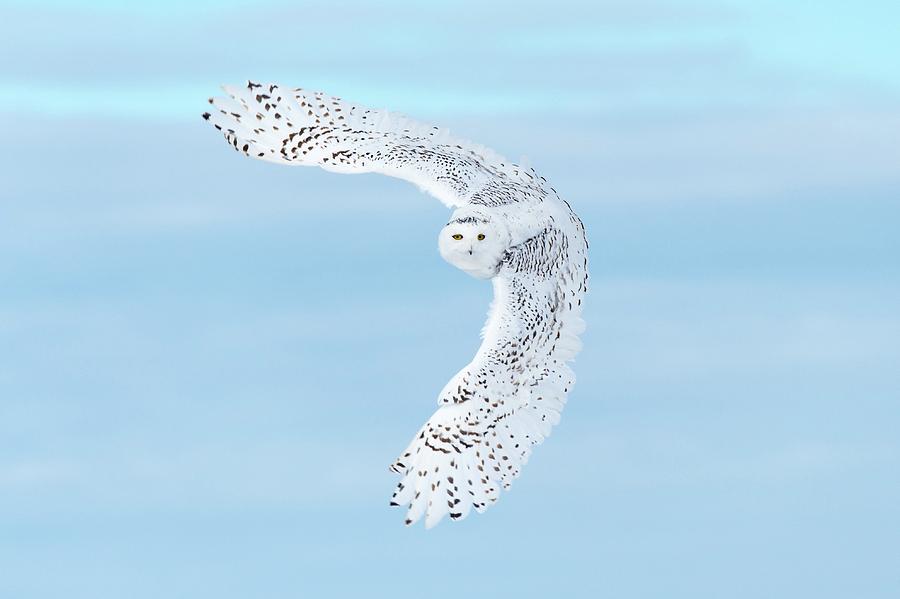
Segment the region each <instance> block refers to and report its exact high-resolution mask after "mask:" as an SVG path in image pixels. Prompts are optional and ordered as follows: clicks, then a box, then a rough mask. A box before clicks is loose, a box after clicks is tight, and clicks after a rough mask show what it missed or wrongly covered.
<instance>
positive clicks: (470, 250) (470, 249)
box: [469, 247, 474, 256]
mask: <svg viewBox="0 0 900 599" xmlns="http://www.w3.org/2000/svg"><path fill="white" fill-rule="evenodd" d="M473 249H474V248H471V247H470V248H469V255H470V256H471V255H472V250H473Z"/></svg>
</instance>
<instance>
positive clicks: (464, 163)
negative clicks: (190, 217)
mask: <svg viewBox="0 0 900 599" xmlns="http://www.w3.org/2000/svg"><path fill="white" fill-rule="evenodd" d="M222 89H223V90H224V91H225V93H226V94H227V96H224V97H216V98H210V99H209V103H210V104H211V105H212V109H211V110H210V111H209V112H206V113H204V114H203V118H205V119H206V120H208V121H210V122H211V123H212V124H213V125H214V126H215V127H216V129H218V130H220V131H222V133H223V134H224V135H225V139H226V140H227V141H228V143H229V144H230V145H231V146H232V147H233V148H234V149H235V150H237V151H239V152H242V153H243V154H245V155H247V156H249V157H252V158H257V159H260V160H266V161H269V162H276V163H279V164H292V165H302V166H319V167H321V168H324V169H326V170H330V171H335V172H340V173H370V172H375V173H381V174H385V175H389V176H392V177H397V178H400V179H404V180H406V181H410V182H412V183H415V184H416V185H418V186H419V187H420V188H422V189H423V190H424V191H426V192H428V193H430V194H431V195H433V196H435V197H437V198H438V199H439V200H440V201H441V202H443V203H444V204H446V205H447V206H450V207H458V206H462V205H465V204H467V203H469V202H470V201H471V200H472V198H473V196H476V194H477V192H478V191H479V190H482V189H483V188H484V187H485V186H486V185H488V184H489V183H492V184H493V185H495V186H498V185H499V186H500V187H502V186H503V185H509V186H512V187H514V188H517V189H518V188H524V189H525V190H527V189H530V188H533V189H532V190H531V191H532V193H531V195H534V196H535V197H537V196H538V195H539V190H540V187H541V184H542V181H541V180H540V179H539V178H538V177H537V176H536V175H535V174H534V172H533V171H532V170H531V169H527V168H523V167H520V166H518V165H516V164H513V163H511V162H509V161H508V160H507V159H505V158H503V157H502V156H500V155H499V154H497V153H495V152H493V151H492V150H490V149H488V148H485V147H484V146H481V145H478V144H475V143H472V142H469V141H465V140H461V139H457V138H455V137H452V136H451V135H450V133H449V132H448V131H447V130H446V129H441V128H439V127H433V126H429V125H425V124H423V123H419V122H416V121H413V120H411V119H409V118H407V117H405V116H403V115H400V114H398V113H394V112H388V111H386V110H373V109H369V108H365V107H362V106H358V105H356V104H352V103H349V102H345V101H344V100H341V99H340V98H337V97H334V96H329V95H327V94H324V93H322V92H314V91H308V90H303V89H300V88H295V89H288V88H283V87H281V86H279V85H277V84H274V83H270V84H260V83H254V82H252V81H249V82H247V85H245V86H242V87H237V86H228V85H226V86H223V88H222ZM492 195H493V196H494V197H499V196H498V194H492ZM528 195H529V194H528V193H526V194H523V193H516V194H506V196H505V197H506V199H507V200H508V201H520V200H521V199H522V198H523V197H528ZM476 201H477V197H476Z"/></svg>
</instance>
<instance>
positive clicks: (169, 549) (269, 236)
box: [0, 0, 900, 599]
mask: <svg viewBox="0 0 900 599" xmlns="http://www.w3.org/2000/svg"><path fill="white" fill-rule="evenodd" d="M0 16H2V18H0V115H2V120H3V123H4V128H5V133H6V135H5V136H4V139H5V143H3V144H2V145H0V160H2V163H3V164H4V165H5V166H4V169H3V177H2V179H3V185H2V188H0V596H4V597H6V596H9V597H17V598H32V597H34V598H38V597H40V598H44V597H59V596H66V597H68V598H80V597H85V598H87V597H91V598H92V599H93V598H101V597H110V598H113V597H115V598H118V597H134V598H142V597H148V598H149V597H153V598H157V597H190V598H196V597H216V598H217V599H223V598H230V597H248V596H252V597H311V596H351V597H352V596H360V595H363V594H365V595H366V596H374V597H380V596H384V597H400V598H402V597H420V596H422V595H423V594H426V593H427V594H428V596H430V597H450V596H458V594H459V591H460V589H475V591H474V593H475V594H476V596H477V594H478V593H479V592H481V593H483V594H491V595H494V596H500V597H503V596H511V595H513V594H515V595H517V596H522V597H529V596H542V595H546V594H551V595H553V594H556V595H558V596H570V597H601V596H608V597H616V598H622V599H624V598H639V597H640V598H643V597H669V598H676V597H686V598H691V599H694V598H696V597H728V598H730V599H731V598H742V597H746V598H753V599H758V598H759V597H772V598H780V597H783V598H786V599H787V598H790V599H796V598H797V597H816V598H817V599H829V598H835V599H837V598H844V597H854V598H881V597H884V598H887V597H896V596H897V594H898V592H900V574H898V572H900V568H898V563H900V546H898V544H897V537H898V535H897V532H898V530H900V507H898V506H900V441H898V438H897V430H900V429H898V426H900V368H898V364H900V313H898V309H897V306H898V304H900V260H898V258H900V241H898V236H897V234H896V230H897V225H896V223H897V222H898V219H900V144H898V142H897V140H898V139H900V76H898V74H897V70H896V64H895V63H896V57H897V55H898V52H900V47H898V45H900V44H898V42H897V38H896V35H895V33H894V32H893V29H892V28H893V27H895V26H896V23H897V20H898V17H900V14H898V8H897V5H896V3H888V2H869V3H866V5H865V6H859V5H855V6H852V7H851V6H849V5H845V3H839V2H832V1H828V2H820V3H817V4H816V5H815V7H812V6H810V5H809V4H808V3H799V2H791V3H784V2H781V3H777V2H767V1H766V2H753V3H750V2H697V3H690V4H687V3H664V2H647V1H644V0H641V1H639V2H602V3H599V4H597V3H577V2H569V1H564V2H556V3H552V5H547V4H545V3H521V2H517V3H512V2H498V3H491V4H490V5H488V6H481V5H480V4H476V3H461V4H455V5H444V4H431V5H429V6H428V7H423V6H420V5H419V3H412V2H405V3H403V2H401V3H389V4H386V5H381V6H378V7H375V6H374V5H370V4H368V3H357V2H352V1H348V2H341V3H339V4H338V5H335V3H331V2H328V3H326V2H313V3H297V2H295V3H250V2H215V3H213V2H194V3H191V2H177V3H176V2H155V3H147V4H143V5H138V4H134V5H131V4H129V5H125V4H123V3H119V2H112V1H107V2H93V3H88V2H67V1H57V2H44V1H29V2H24V1H23V2H3V3H0ZM248 77H252V78H255V79H271V80H276V81H282V82H285V83H289V84H296V85H303V86H305V87H320V88H323V89H325V90H327V91H329V92H331V93H336V94H339V95H342V96H344V97H348V98H353V99H354V100H355V101H358V102H362V103H368V104H371V105H375V106H384V107H390V108H395V109H400V110H403V111H405V112H407V113H409V114H411V115H413V116H416V117H418V118H421V119H423V120H433V121H435V122H437V123H440V124H442V125H446V126H449V127H450V128H451V129H452V130H453V131H454V132H456V133H458V134H459V135H462V136H464V137H469V138H473V139H477V140H478V141H479V142H481V143H484V144H485V145H488V146H491V147H493V148H495V149H497V150H498V151H500V152H501V153H503V154H506V155H508V156H510V157H513V158H518V157H520V156H523V157H524V158H525V159H526V160H527V161H528V162H529V163H531V164H532V165H534V166H535V167H536V168H537V169H538V170H539V171H540V172H541V173H542V174H544V175H546V176H547V177H548V178H549V179H550V180H551V181H552V182H553V184H554V186H555V187H556V189H557V190H559V191H560V193H561V194H562V195H563V196H564V197H565V198H566V199H568V200H569V201H570V203H571V204H572V205H573V206H574V207H575V208H576V209H577V210H578V212H579V213H580V214H581V215H582V217H583V219H584V221H585V224H586V226H587V230H588V233H589V237H590V241H591V251H592V254H591V258H592V275H593V289H592V293H591V295H590V296H589V301H588V304H587V313H586V318H587V320H588V324H589V329H588V332H587V333H586V335H585V349H584V351H583V353H582V354H581V355H580V356H579V358H578V361H577V363H576V371H577V373H578V377H579V382H578V385H577V386H576V388H575V390H574V392H573V394H572V396H571V398H570V402H569V405H568V406H567V408H566V411H565V413H564V415H563V421H562V423H561V425H560V426H559V427H557V429H556V430H555V431H554V434H553V436H552V437H551V438H550V439H549V440H548V441H547V442H546V443H545V444H544V445H543V446H541V447H540V448H539V449H538V450H536V451H535V453H534V456H533V458H532V460H531V462H530V463H529V465H528V466H527V468H526V469H525V471H524V472H523V475H522V477H521V478H520V479H519V480H517V481H516V483H515V485H514V488H513V490H512V491H511V492H510V493H509V494H508V495H506V496H504V497H503V499H502V500H501V501H500V502H499V503H498V504H497V505H496V506H495V507H493V508H492V509H491V510H489V512H488V513H487V514H485V515H481V516H478V515H473V516H472V517H470V518H469V519H467V520H466V521H464V522H461V523H455V524H448V523H445V524H442V525H441V526H439V527H437V528H436V529H433V530H431V531H428V532H427V533H426V532H425V531H424V529H422V528H421V527H418V528H414V529H405V528H403V527H402V525H401V513H399V512H397V511H395V510H390V509H389V508H388V507H387V500H388V497H389V495H390V492H391V490H392V487H393V483H394V480H395V479H394V477H393V476H392V475H391V474H390V473H389V472H388V471H387V464H388V463H390V461H391V460H392V459H393V458H394V457H395V454H397V452H399V451H400V450H402V449H403V447H405V445H406V443H407V442H408V440H409V438H410V437H411V436H412V434H413V433H414V432H415V430H416V429H417V427H418V426H419V425H420V424H421V423H422V422H423V421H424V419H425V418H427V416H428V415H429V414H430V413H431V412H432V410H433V409H434V406H435V404H434V402H435V398H436V396H437V393H438V391H439V390H440V389H441V387H442V386H443V384H444V383H445V382H446V380H447V379H448V378H449V377H450V376H451V375H452V374H453V373H454V372H455V371H456V370H457V369H458V368H459V367H461V366H462V365H463V364H465V363H466V361H467V360H468V359H469V358H470V357H471V355H472V354H473V352H474V350H475V348H476V347H477V343H478V339H477V331H478V330H479V329H480V326H481V324H482V321H483V318H484V313H485V311H486V309H487V305H488V302H489V301H490V290H489V286H486V285H485V284H484V283H483V282H479V281H476V280H474V279H470V278H468V277H466V276H465V275H463V274H461V273H459V272H458V271H455V270H454V269H453V268H452V267H450V266H448V265H446V264H444V263H443V262H442V261H441V260H440V258H439V256H438V254H437V251H436V241H435V236H436V234H437V232H438V230H439V228H440V225H441V223H442V222H443V219H444V218H445V216H446V214H447V211H446V209H445V208H443V207H442V206H441V205H440V204H439V203H438V202H437V201H435V200H433V199H431V198H428V197H425V196H424V195H423V194H422V193H421V192H419V191H418V190H416V189H415V188H413V187H412V186H409V185H406V184H404V183H402V182H400V181H394V180H388V179H383V178H379V177H377V176H369V175H362V176H358V177H340V176H337V175H333V174H328V173H324V172H319V171H316V170H312V169H290V168H279V167H278V166H277V165H270V164H263V163H256V162H253V161H250V160H247V159H244V158H242V157H241V156H239V155H238V154H237V153H235V152H232V151H229V149H228V148H227V147H226V146H225V144H224V143H222V141H221V139H219V138H218V137H217V136H216V135H214V132H213V131H212V130H210V129H209V128H208V127H207V126H205V124H204V123H203V122H202V120H201V119H200V118H199V113H200V112H202V110H203V106H204V105H205V104H204V101H205V99H206V97H207V96H209V95H213V94H215V93H216V89H217V88H216V86H217V85H218V84H220V83H224V82H241V81H243V80H244V79H246V78H248Z"/></svg>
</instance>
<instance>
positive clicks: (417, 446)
mask: <svg viewBox="0 0 900 599" xmlns="http://www.w3.org/2000/svg"><path fill="white" fill-rule="evenodd" d="M224 89H225V91H226V92H227V94H228V97H223V98H214V99H211V100H210V103H211V104H212V105H213V107H214V108H213V109H212V110H211V111H210V112H207V113H205V114H204V115H203V116H204V118H205V119H206V120H208V121H210V122H211V123H212V124H213V125H214V126H215V127H216V128H217V129H218V130H220V131H221V132H222V133H223V134H224V135H225V139H226V140H227V141H228V143H229V144H230V145H231V146H232V147H234V149H236V150H238V151H239V152H242V153H243V154H245V155H247V156H250V157H253V158H257V159H261V160H266V161H269V162H276V163H279V164H288V165H300V166H319V167H321V168H324V169H326V170H330V171H335V172H341V173H360V172H378V173H382V174H385V175H389V176H394V177H399V178H402V179H405V180H408V181H410V182H412V183H414V184H416V185H418V186H419V187H420V188H422V189H423V190H424V191H426V192H428V193H430V194H431V195H434V196H435V197H437V198H438V199H439V200H440V201H442V202H443V203H444V204H446V205H448V206H450V207H451V208H454V209H455V210H454V212H453V213H452V214H451V216H450V218H449V219H448V222H447V224H446V225H444V227H443V228H442V229H441V232H440V233H439V236H438V250H439V252H440V254H441V256H442V257H443V258H444V259H445V260H446V261H447V262H449V263H450V264H452V265H453V266H455V267H457V268H459V269H460V270H462V271H463V272H465V273H466V274H469V275H471V276H473V277H476V278H479V279H489V280H490V281H491V283H492V285H493V289H494V300H493V302H492V304H491V308H490V311H489V314H488V320H487V322H486V323H485V325H484V328H483V330H482V338H483V340H482V344H481V346H480V347H479V349H478V351H477V352H476V354H475V356H474V357H473V359H472V360H471V361H470V362H469V363H468V364H466V365H465V366H464V367H463V368H462V369H461V370H460V371H459V372H458V373H457V374H456V375H454V376H453V377H452V378H451V379H450V381H449V382H448V383H447V384H446V385H445V386H444V388H443V389H442V391H441V392H440V394H439V395H438V405H439V407H438V410H437V411H436V412H435V413H434V414H433V415H432V416H431V418H429V419H428V421H427V422H426V423H425V424H424V425H423V427H422V428H421V429H420V430H419V431H418V432H417V433H416V435H415V436H414V437H413V439H412V441H411V442H410V443H409V445H408V446H407V448H406V449H405V450H404V451H403V452H402V453H401V455H400V457H399V458H398V459H397V460H395V461H394V463H393V464H392V465H391V470H393V471H394V472H396V473H398V474H400V476H401V479H400V482H399V483H398V484H397V487H396V489H395V491H394V494H393V496H392V499H391V504H392V505H402V506H406V508H407V513H406V519H405V521H406V523H407V524H412V523H414V522H416V521H418V520H419V519H421V518H423V517H424V518H425V524H426V527H430V526H433V525H434V524H436V523H437V522H439V521H440V520H441V519H442V518H443V517H444V516H446V515H449V516H450V518H451V519H462V518H465V517H466V516H467V515H468V514H469V513H470V512H471V511H472V510H475V511H479V512H480V511H484V510H485V509H487V507H488V506H489V505H491V504H492V503H494V502H495V501H496V500H497V499H498V497H499V494H500V489H508V488H509V486H510V485H511V483H512V481H513V479H515V478H516V477H517V476H518V475H519V473H520V470H521V467H522V466H523V465H524V464H525V463H526V462H527V461H528V459H529V456H530V455H531V450H532V448H533V447H534V446H535V445H537V444H538V443H540V442H542V441H543V440H544V438H546V437H547V436H548V435H549V434H550V431H551V429H552V427H553V425H555V424H557V423H558V422H559V419H560V413H561V411H562V409H563V406H564V405H565V402H566V399H567V396H568V393H569V391H570V390H571V389H572V386H573V385H574V382H575V375H574V373H573V372H572V370H571V368H570V367H569V365H568V363H569V362H570V361H571V360H572V359H573V358H574V357H575V355H576V354H577V353H578V351H579V350H580V348H581V342H580V340H579V335H580V334H581V333H582V332H583V330H584V321H583V320H582V318H581V312H582V303H583V299H584V296H585V294H586V292H587V282H588V272H587V267H588V262H587V239H586V237H585V232H584V227H583V225H582V223H581V221H580V220H579V218H578V216H577V215H576V214H575V213H574V212H573V211H572V210H571V208H570V206H569V205H568V203H566V202H565V201H563V200H561V199H560V198H559V197H558V196H557V194H556V192H555V190H553V189H552V188H551V187H549V185H547V182H546V181H545V180H544V179H543V178H542V177H540V176H538V175H537V174H536V173H535V172H534V171H533V170H532V169H526V168H523V167H520V166H518V165H516V164H514V163H511V162H509V161H508V160H506V159H504V158H503V157H502V156H499V155H497V154H496V153H494V152H492V151H491V150H489V149H487V148H484V147H483V146H480V145H477V144H473V143H471V142H468V141H465V140H461V139H458V138H455V137H452V136H450V134H449V133H448V132H447V131H446V130H443V129H440V128H437V127H431V126H427V125H424V124H422V123H417V122H415V121H412V120H410V119H407V118H406V117H403V116H400V115H397V114H394V113H390V112H387V111H382V110H372V109H369V108H365V107H363V106H359V105H356V104H353V103H350V102H345V101H343V100H341V99H340V98H336V97H333V96H329V95H327V94H324V93H321V92H310V91H306V90H302V89H298V88H295V89H287V88H282V87H281V86H278V85H276V84H259V83H254V82H248V84H247V85H246V86H244V87H241V88H238V87H227V86H226V87H225V88H224Z"/></svg>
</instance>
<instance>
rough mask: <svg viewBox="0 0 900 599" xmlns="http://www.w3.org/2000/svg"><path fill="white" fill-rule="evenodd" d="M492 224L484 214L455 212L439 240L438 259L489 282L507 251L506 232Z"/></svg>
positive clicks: (442, 230) (507, 236) (504, 229)
mask: <svg viewBox="0 0 900 599" xmlns="http://www.w3.org/2000/svg"><path fill="white" fill-rule="evenodd" d="M495 223H496V221H493V220H492V219H491V218H490V217H489V216H486V215H484V214H460V213H459V212H457V213H454V215H453V217H452V218H451V220H450V222H449V223H447V226H445V227H444V228H443V229H441V234H440V237H439V238H438V249H439V250H440V252H441V257H442V258H443V259H444V260H446V261H447V262H449V263H450V264H452V265H453V266H455V267H456V268H458V269H460V270H462V271H464V272H466V273H468V274H470V275H472V276H473V277H475V278H478V279H490V278H491V277H493V276H494V275H496V274H497V270H498V269H499V266H500V261H501V260H502V259H503V255H504V254H505V253H506V250H507V249H508V248H509V232H508V231H507V230H506V227H504V226H502V225H498V224H495Z"/></svg>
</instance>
